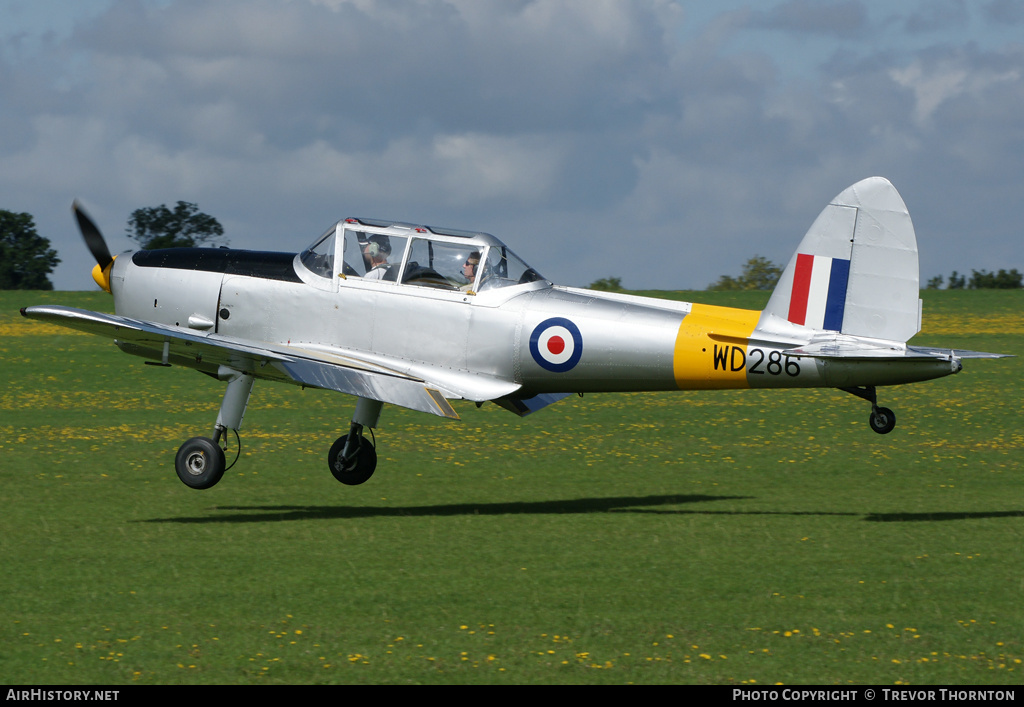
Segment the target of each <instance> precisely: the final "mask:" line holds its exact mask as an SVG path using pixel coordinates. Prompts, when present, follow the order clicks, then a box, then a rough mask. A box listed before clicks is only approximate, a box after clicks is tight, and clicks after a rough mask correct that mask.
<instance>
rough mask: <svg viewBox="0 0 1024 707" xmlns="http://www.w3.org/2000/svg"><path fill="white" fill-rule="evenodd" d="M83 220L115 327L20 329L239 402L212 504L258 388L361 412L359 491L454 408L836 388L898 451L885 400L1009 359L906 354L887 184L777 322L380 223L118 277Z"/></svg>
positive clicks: (788, 279) (803, 257) (146, 267)
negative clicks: (211, 382)
mask: <svg viewBox="0 0 1024 707" xmlns="http://www.w3.org/2000/svg"><path fill="white" fill-rule="evenodd" d="M73 212H74V214H75V217H76V219H77V222H78V225H79V229H80V231H81V233H82V237H83V239H84V240H85V243H86V246H87V247H88V249H89V250H90V252H91V253H92V255H93V257H94V258H95V259H96V266H95V267H94V268H93V278H94V279H95V281H96V283H97V284H98V285H99V286H100V287H101V288H102V289H104V290H106V291H107V292H109V293H111V294H112V295H113V297H114V308H115V312H116V314H105V313H100V312H92V311H86V310H82V309H77V308H71V307H63V306H53V305H44V306H33V307H26V308H23V309H21V313H22V314H23V315H24V316H26V317H29V318H32V319H38V320H43V321H48V322H52V323H54V324H60V325H63V326H67V327H71V328H73V329H78V330H82V331H85V332H89V333H93V334H98V335H101V336H106V337H110V338H112V339H114V343H115V344H116V345H117V346H118V348H120V349H121V350H122V351H124V352H126V353H129V354H134V355H136V356H141V357H142V358H145V359H147V360H146V361H145V363H147V364H150V365H155V366H164V367H166V366H172V365H177V366H186V367H188V368H193V369H195V370H198V371H200V372H202V373H205V374H207V375H209V376H211V377H213V378H215V379H218V380H220V381H224V382H226V384H227V385H226V390H225V392H224V398H223V402H222V404H221V406H220V410H219V412H218V415H217V420H216V423H215V425H214V429H213V436H212V438H211V437H193V438H191V439H189V440H187V441H185V442H184V443H183V444H182V445H181V447H180V448H179V450H178V452H177V455H176V457H175V471H176V472H177V475H178V477H179V478H180V479H181V481H182V482H184V483H185V484H186V485H187V486H189V487H191V488H193V489H207V488H210V487H212V486H214V485H215V484H216V483H217V482H218V481H219V480H220V479H221V477H222V476H223V474H224V471H225V468H226V461H225V460H226V450H227V449H228V444H229V435H228V434H227V433H228V431H229V430H230V431H232V432H234V434H235V436H236V441H237V444H238V447H239V451H240V445H241V439H240V438H239V437H238V431H239V429H240V428H241V426H242V418H243V415H244V414H245V409H246V406H247V404H248V400H249V396H250V393H251V391H252V388H253V384H254V382H255V380H256V379H257V378H258V379H261V380H271V381H283V382H286V383H291V384H295V385H299V386H303V387H315V388H323V389H329V390H335V391H339V392H341V393H346V394H348V395H352V396H355V397H356V404H355V412H354V414H353V416H352V419H351V422H350V424H349V429H348V432H347V433H345V434H342V435H341V436H340V437H339V438H338V439H337V441H335V442H334V444H333V445H332V446H331V448H330V451H329V452H328V455H327V460H328V467H329V468H330V471H331V473H332V474H333V476H334V477H335V478H336V479H337V480H338V481H340V482H342V483H343V484H348V485H356V484H361V483H363V482H365V481H366V480H367V479H369V478H370V477H371V475H372V474H373V472H374V470H375V468H376V466H377V453H376V445H375V441H374V440H373V429H374V428H375V427H376V426H377V424H378V422H379V419H380V415H381V410H382V407H383V405H384V404H385V403H387V404H391V405H399V406H402V407H405V408H409V409H412V410H417V411H421V412H426V413H431V414H434V415H438V416H440V417H444V418H449V419H453V420H457V419H459V415H458V414H457V413H456V411H455V409H454V408H453V407H452V405H451V403H450V402H449V401H451V400H469V401H473V402H474V403H476V404H477V406H478V407H479V406H480V405H482V404H483V403H485V402H494V403H496V404H497V405H500V406H501V407H503V408H505V409H507V410H509V411H511V412H513V413H515V414H517V415H520V416H525V415H528V414H531V413H533V412H536V411H538V410H540V409H542V408H544V407H546V406H548V405H551V404H553V403H555V402H557V401H559V400H561V399H563V398H565V397H566V396H568V395H571V394H573V393H577V394H581V395H582V394H583V393H593V392H622V391H666V390H696V389H723V388H813V387H829V388H837V389H839V390H841V391H845V392H847V393H851V394H853V395H856V396H858V397H860V398H862V399H864V400H866V401H868V402H870V404H871V414H870V416H869V418H868V422H869V424H870V427H871V429H872V430H874V431H875V432H878V433H880V434H886V433H889V432H891V431H892V430H893V428H894V427H895V425H896V416H895V414H894V413H893V411H892V410H890V409H889V408H886V407H880V406H879V405H878V400H877V388H878V387H882V386H892V385H898V384H903V383H911V382H918V381H925V380H930V379H934V378H940V377H943V376H947V375H951V374H954V373H958V372H959V371H960V370H961V369H962V367H963V364H962V360H963V359H972V358H1001V357H1002V355H1001V354H990V353H984V352H976V351H963V350H955V349H938V348H929V347H922V346H909V345H907V343H906V342H907V341H908V340H909V339H910V338H911V337H912V336H914V335H915V334H916V333H918V331H920V329H921V300H920V299H919V295H920V292H919V271H918V254H917V238H916V235H915V232H914V227H913V224H912V222H911V219H910V214H909V212H908V211H907V207H906V205H905V204H904V202H903V199H902V198H901V197H900V195H899V193H898V192H897V191H896V189H895V188H894V187H893V185H892V184H891V183H890V182H889V181H888V180H886V179H884V178H881V177H872V178H869V179H865V180H863V181H860V182H858V183H856V184H854V185H853V186H851V187H849V188H847V189H846V190H844V191H843V192H842V193H840V194H839V195H838V196H837V197H836V198H835V199H833V200H832V202H831V203H830V204H829V205H828V206H826V207H825V209H824V210H823V211H822V212H821V214H820V215H819V216H818V218H817V219H816V220H815V221H814V222H813V224H812V225H811V227H810V230H808V231H807V234H806V235H805V236H804V238H803V240H802V241H801V242H800V245H799V247H798V248H797V250H796V253H794V255H793V257H792V259H791V260H790V261H789V263H788V265H787V266H786V268H785V270H784V271H783V273H782V276H781V278H780V279H779V281H778V284H777V285H776V287H775V289H774V291H773V292H772V294H771V296H770V299H769V301H768V304H767V306H766V307H765V309H764V310H763V311H760V312H758V311H753V310H743V309H733V308H728V307H720V306H712V305H706V304H698V303H688V302H678V301H668V300H661V299H656V298H648V297H641V296H636V295H630V294H625V293H610V292H599V291H594V290H587V289H581V288H575V287H563V286H558V285H555V284H553V283H552V282H551V281H549V280H547V279H545V278H544V277H543V276H541V275H540V273H539V272H538V271H537V270H535V269H534V268H532V267H530V266H529V265H527V264H526V262H525V261H524V260H522V259H520V258H519V257H518V256H517V255H515V254H514V253H513V252H512V251H511V250H510V249H509V248H508V247H507V246H506V245H505V244H504V243H502V242H501V241H500V240H498V239H497V238H495V237H494V236H491V235H489V234H486V233H477V232H469V231H459V230H451V229H444V228H432V227H429V226H422V225H415V224H409V223H400V222H394V221H386V220H374V219H364V218H346V219H343V220H341V221H338V222H337V223H335V224H334V225H332V226H331V227H330V228H328V229H327V230H326V231H325V232H324V233H323V235H321V236H320V237H319V238H317V239H316V240H315V241H314V242H313V243H312V245H310V246H309V247H308V248H307V249H306V250H304V251H302V252H301V253H278V252H258V251H250V250H239V249H229V248H177V249H164V250H137V251H127V252H125V253H122V254H121V255H119V256H117V257H113V256H111V254H110V251H109V249H108V247H107V245H106V242H105V241H104V238H103V236H102V234H101V233H100V231H99V229H98V228H97V227H96V225H95V224H94V223H93V221H92V219H91V218H89V216H88V215H87V214H86V213H85V211H84V210H83V209H82V207H81V206H80V205H79V204H78V202H77V201H76V202H75V204H74V206H73ZM367 429H368V430H369V431H370V437H369V438H367V437H366V436H365V435H364V431H365V430H367ZM235 462H237V456H236V458H235ZM235 462H232V465H233V464H234V463H235Z"/></svg>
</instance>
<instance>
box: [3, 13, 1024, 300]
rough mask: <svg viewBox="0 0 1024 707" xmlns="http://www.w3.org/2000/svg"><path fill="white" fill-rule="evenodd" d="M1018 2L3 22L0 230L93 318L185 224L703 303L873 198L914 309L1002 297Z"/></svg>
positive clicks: (1020, 66)
mask: <svg viewBox="0 0 1024 707" xmlns="http://www.w3.org/2000/svg"><path fill="white" fill-rule="evenodd" d="M1021 37H1024V3H1022V2H1019V0H979V1H977V2H966V1H964V0H921V1H916V0H911V1H908V2H893V1H892V0H889V1H888V2H879V1H875V0H819V1H812V0H786V1H780V2H772V1H770V0H769V1H762V2H739V1H736V0H717V1H715V2H671V1H669V0H650V1H649V2H643V1H640V0H636V1H633V2H620V1H617V0H579V1H561V2H532V1H529V0H387V1H383V0H379V1H376V2H373V1H371V0H273V1H272V0H219V1H218V2H216V3H212V2H200V1H199V0H159V1H155V0H74V1H73V2H72V1H70V0H67V1H65V0H34V1H32V2H28V1H23V0H5V1H4V2H3V3H0V208H3V209H8V210H12V211H19V212H20V211H25V212H28V213H31V214H32V215H33V216H34V217H35V221H36V225H37V228H38V230H39V232H40V234H41V235H43V236H45V237H47V238H49V239H50V240H51V242H52V243H53V245H54V247H56V248H57V250H58V252H59V255H60V257H61V258H62V261H63V262H62V264H61V265H60V266H59V268H58V270H57V272H56V273H55V276H54V278H53V279H54V282H55V285H56V286H57V287H58V289H91V288H92V287H93V285H92V283H91V279H90V278H89V269H90V267H91V262H90V260H89V255H88V253H87V252H86V251H85V249H84V247H83V246H82V245H81V244H80V242H79V240H78V234H77V232H76V230H75V227H74V223H73V220H72V218H71V215H70V211H69V207H70V204H71V201H72V199H74V198H80V199H82V200H83V202H84V203H85V204H86V205H87V207H88V208H89V210H90V212H91V213H92V215H93V216H94V218H95V219H96V221H97V222H98V223H99V225H100V227H101V228H102V229H103V231H104V232H105V234H106V235H107V237H108V240H109V241H110V242H111V246H112V249H113V250H115V251H117V250H121V249H124V248H127V247H129V245H130V243H129V241H128V240H127V239H126V238H125V237H124V229H125V224H126V222H127V219H128V216H129V214H130V213H131V211H132V210H134V209H136V208H139V207H142V206H156V205H158V204H161V203H167V204H173V203H174V202H176V201H178V200H185V201H191V202H195V203H197V204H198V205H199V207H200V208H201V209H202V210H203V211H205V212H207V213H209V214H211V215H213V216H215V217H217V218H218V220H220V221H221V223H222V224H223V225H224V227H225V231H226V236H227V237H228V239H229V240H230V242H231V245H232V246H235V247H242V248H256V249H272V250H285V251H295V250H300V249H301V248H303V247H304V246H305V245H306V244H308V242H310V241H311V240H312V239H313V238H315V237H316V236H317V235H318V234H319V233H321V232H322V231H323V230H324V228H326V227H327V226H328V225H330V224H331V223H332V222H333V221H335V220H337V219H339V218H343V217H346V216H353V215H355V216H367V217H379V218H394V219H397V220H404V221H413V222H421V223H428V224H432V225H439V226H448V227H454V228H464V229H474V230H484V231H488V232H491V233H494V234H495V235H497V236H499V237H500V238H502V239H503V240H505V241H506V242H507V243H508V244H509V245H510V246H511V247H512V248H513V249H514V250H515V251H517V252H518V253H519V254H520V255H521V256H522V257H523V258H524V259H525V260H527V261H528V262H530V263H531V264H532V265H534V266H535V267H536V268H537V269H538V270H540V271H541V272H542V273H544V274H545V275H546V276H547V277H549V278H551V279H554V280H555V281H557V282H562V283H565V284H572V285H586V284H587V283H589V282H591V281H593V280H596V279H598V278H601V277H608V276H618V277H621V278H622V279H623V283H624V284H625V285H626V286H627V287H631V288H671V289H678V288H695V289H699V288H703V287H705V286H706V285H708V284H709V283H710V282H712V281H714V280H715V279H717V277H718V276H719V275H721V274H726V273H728V274H734V275H735V274H738V273H739V271H740V268H741V267H742V264H743V262H745V261H746V260H747V259H748V258H749V257H751V256H753V255H755V254H758V255H763V256H765V257H768V258H770V259H772V260H774V261H776V262H779V263H783V262H785V261H786V260H788V259H789V257H790V255H791V254H792V251H793V249H794V248H795V247H796V245H797V243H798V242H799V240H800V238H801V236H802V235H803V233H804V231H805V230H806V229H807V228H808V227H809V226H810V224H811V222H812V221H813V220H814V218H815V216H817V214H818V212H819V211H820V210H821V209H822V208H823V207H824V205H825V204H826V203H828V201H829V200H830V199H831V198H832V197H833V196H835V195H836V194H838V193H839V192H840V191H842V189H844V188H845V187H846V186H848V185H849V184H852V183H853V182H856V181H858V180H859V179H862V178H864V177H868V176H872V175H876V174H877V175H881V176H885V177H888V178H889V179H890V180H891V181H892V182H893V183H894V184H895V185H896V187H897V188H898V189H899V190H900V192H901V194H902V195H903V197H904V200H905V201H906V202H907V205H908V207H909V208H910V212H911V216H912V217H913V219H914V223H915V226H916V228H917V234H918V245H919V249H920V253H921V276H922V280H926V279H927V278H929V277H931V276H933V275H936V274H943V275H948V274H949V273H950V271H952V270H959V271H960V272H965V271H966V272H968V273H969V271H970V270H971V269H989V270H995V269H998V268H1012V267H1016V268H1018V269H1024V257H1022V256H1021V253H1022V252H1024V249H1022V248H1021V236H1020V226H1019V223H1020V221H1021V218H1020V215H1019V214H1018V210H1019V205H1020V204H1021V203H1022V202H1024V199H1022V198H1021V197H1022V195H1024V159H1022V158H1024V117H1022V116H1024V42H1022V41H1021V39H1020V38H1021Z"/></svg>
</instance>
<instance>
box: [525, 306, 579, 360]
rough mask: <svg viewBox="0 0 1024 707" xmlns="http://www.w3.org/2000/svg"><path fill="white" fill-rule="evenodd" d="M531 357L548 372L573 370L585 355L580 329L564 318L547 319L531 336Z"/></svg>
mask: <svg viewBox="0 0 1024 707" xmlns="http://www.w3.org/2000/svg"><path fill="white" fill-rule="evenodd" d="M530 355H532V356H533V360H534V361H536V362H537V365H539V366H540V367H541V368H544V369H546V370H548V371H552V372H554V373H565V372H566V371H570V370H572V369H573V368H574V367H575V366H576V364H577V363H579V361H580V356H582V355H583V337H582V336H581V335H580V330H579V327H577V326H576V325H575V324H573V323H572V322H570V321H569V320H568V319H565V318H563V317H552V318H551V319H545V320H544V321H542V322H541V323H540V324H538V325H537V326H536V327H535V328H534V330H533V333H532V334H530Z"/></svg>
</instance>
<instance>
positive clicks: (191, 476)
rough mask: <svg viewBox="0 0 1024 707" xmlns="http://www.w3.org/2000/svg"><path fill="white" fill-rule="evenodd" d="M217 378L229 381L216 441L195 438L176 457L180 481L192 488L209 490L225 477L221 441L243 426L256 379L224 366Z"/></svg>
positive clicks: (180, 449) (215, 428)
mask: <svg viewBox="0 0 1024 707" xmlns="http://www.w3.org/2000/svg"><path fill="white" fill-rule="evenodd" d="M217 377H218V378H220V379H221V380H226V381H227V382H228V389H227V390H226V391H225V392H224V401H223V402H222V403H221V405H220V412H219V413H218V414H217V424H216V425H214V428H213V439H210V438H208V437H193V438H192V439H190V440H188V441H187V442H185V444H183V445H181V447H179V448H178V454H177V456H176V457H175V458H174V470H175V471H176V472H177V473H178V478H179V479H181V481H182V483H183V484H185V485H186V486H188V487H189V488H194V489H208V488H210V487H212V486H214V485H216V483H217V482H218V481H220V480H221V477H222V476H224V470H225V468H226V467H225V462H224V450H223V449H221V446H220V440H221V437H223V436H224V434H225V432H227V431H228V430H229V429H232V430H235V431H236V432H237V430H238V429H239V428H240V427H241V426H242V416H243V415H245V406H246V405H247V404H248V403H249V393H251V392H252V384H253V383H254V382H255V379H254V378H253V377H252V376H250V375H246V374H244V373H242V372H241V371H236V370H234V369H233V368H228V367H227V366H221V367H220V370H218V371H217Z"/></svg>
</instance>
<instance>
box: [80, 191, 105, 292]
mask: <svg viewBox="0 0 1024 707" xmlns="http://www.w3.org/2000/svg"><path fill="white" fill-rule="evenodd" d="M71 210H72V211H73V212H74V214H75V219H76V220H77V221H78V230H79V231H81V232H82V240H84V241H85V247H86V248H88V249H89V252H90V253H92V257H94V258H95V259H96V265H95V267H93V269H92V279H93V280H95V281H96V284H97V285H99V286H100V287H102V288H103V289H104V290H106V291H107V292H110V267H111V266H112V265H113V264H114V256H112V255H110V249H109V248H108V247H107V242H106V241H105V240H104V239H103V234H102V233H100V229H98V228H97V227H96V224H95V223H93V221H92V219H91V218H89V214H87V213H85V209H83V208H82V205H81V204H79V203H78V200H77V199H76V200H75V203H74V204H72V205H71Z"/></svg>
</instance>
